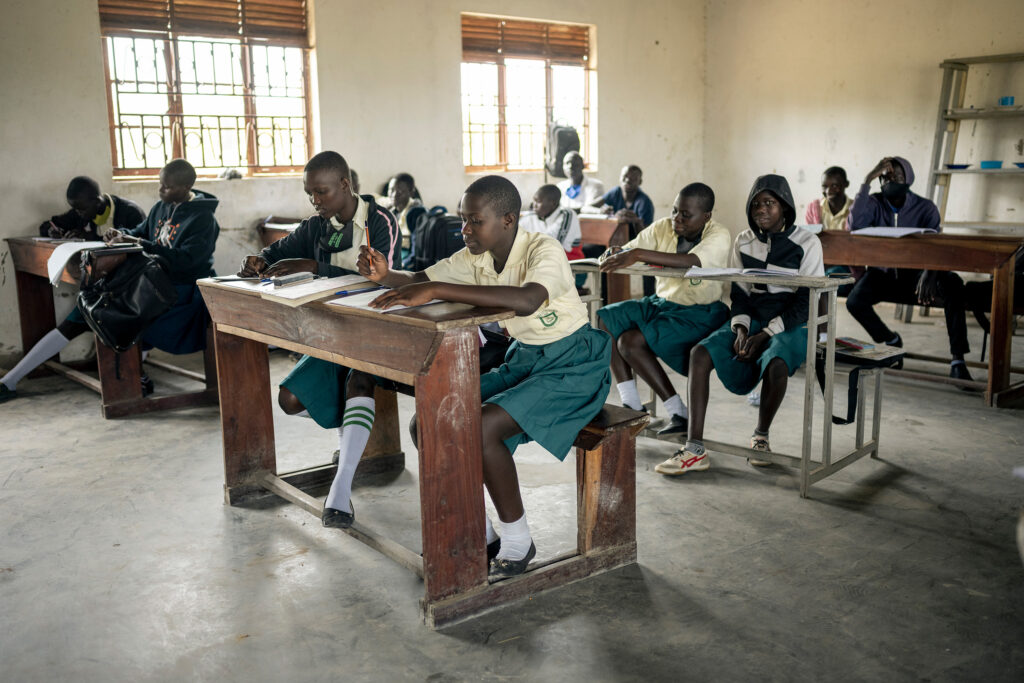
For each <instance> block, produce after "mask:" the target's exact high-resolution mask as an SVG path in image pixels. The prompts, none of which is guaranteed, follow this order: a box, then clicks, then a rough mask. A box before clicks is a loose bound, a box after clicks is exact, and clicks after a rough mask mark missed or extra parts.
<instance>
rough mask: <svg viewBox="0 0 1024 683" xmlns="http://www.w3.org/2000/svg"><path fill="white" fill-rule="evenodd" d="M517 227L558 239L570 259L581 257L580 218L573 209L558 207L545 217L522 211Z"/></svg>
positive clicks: (581, 235) (581, 234)
mask: <svg viewBox="0 0 1024 683" xmlns="http://www.w3.org/2000/svg"><path fill="white" fill-rule="evenodd" d="M519 229H520V230H523V231H524V232H542V233H544V234H546V235H550V236H551V237H554V238H555V239H556V240H558V241H559V242H560V243H561V245H562V249H565V255H566V257H568V259H569V260H570V261H575V260H577V259H581V258H583V251H582V250H581V249H580V241H581V239H582V237H583V233H582V232H581V231H580V218H579V216H577V215H576V212H575V211H571V210H569V209H566V208H563V207H561V206H560V207H558V208H557V209H555V210H554V211H552V212H551V213H550V214H549V215H548V217H547V218H541V217H540V216H538V215H537V214H536V212H533V211H524V212H523V215H522V216H520V217H519Z"/></svg>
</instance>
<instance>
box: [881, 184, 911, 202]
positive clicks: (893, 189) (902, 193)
mask: <svg viewBox="0 0 1024 683" xmlns="http://www.w3.org/2000/svg"><path fill="white" fill-rule="evenodd" d="M909 191H910V185H909V184H907V183H894V182H891V181H890V182H888V183H886V184H885V185H882V196H883V197H885V198H886V199H902V198H903V197H906V196H907V192H909Z"/></svg>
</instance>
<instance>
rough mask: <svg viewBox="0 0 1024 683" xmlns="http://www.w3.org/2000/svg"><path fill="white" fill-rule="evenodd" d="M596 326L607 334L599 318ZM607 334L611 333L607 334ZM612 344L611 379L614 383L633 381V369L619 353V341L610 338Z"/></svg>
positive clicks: (606, 329)
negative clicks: (612, 378)
mask: <svg viewBox="0 0 1024 683" xmlns="http://www.w3.org/2000/svg"><path fill="white" fill-rule="evenodd" d="M597 324H598V325H599V326H600V328H601V329H602V330H604V331H605V332H608V328H607V327H605V326H604V321H603V320H601V318H600V317H598V319H597ZM609 334H611V333H610V332H609ZM612 342H613V343H612V377H614V378H615V381H616V382H625V381H627V380H630V379H633V369H632V368H630V367H629V365H628V364H627V363H626V361H625V360H623V358H622V355H621V354H620V353H619V348H618V346H619V340H618V339H616V338H615V337H612Z"/></svg>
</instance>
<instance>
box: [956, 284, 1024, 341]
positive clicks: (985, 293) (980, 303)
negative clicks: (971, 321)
mask: <svg viewBox="0 0 1024 683" xmlns="http://www.w3.org/2000/svg"><path fill="white" fill-rule="evenodd" d="M964 293H965V296H966V298H967V308H968V310H970V311H971V312H972V313H974V318H975V320H977V321H978V324H979V325H981V328H982V329H983V330H985V331H986V332H988V328H989V322H988V318H986V317H985V314H986V313H988V312H990V311H991V310H992V281H991V280H987V281H984V282H968V283H967V284H966V285H964ZM1019 306H1024V273H1016V275H1015V276H1014V278H1013V300H1012V301H1011V302H1010V309H1011V310H1016V309H1017V307H1019Z"/></svg>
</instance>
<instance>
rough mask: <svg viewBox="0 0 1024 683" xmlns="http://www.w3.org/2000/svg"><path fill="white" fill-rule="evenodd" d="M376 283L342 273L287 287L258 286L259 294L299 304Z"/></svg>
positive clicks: (287, 302)
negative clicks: (341, 290)
mask: <svg viewBox="0 0 1024 683" xmlns="http://www.w3.org/2000/svg"><path fill="white" fill-rule="evenodd" d="M375 286H376V285H375V284H374V283H372V282H370V281H369V280H367V279H366V278H364V277H363V276H362V275H342V276H340V277H318V278H316V279H315V280H310V281H309V282H303V283H302V284H298V285H291V286H289V287H271V286H267V285H263V286H261V287H260V296H261V297H262V298H264V299H268V300H270V301H276V302H277V303H280V304H284V305H285V306H301V305H302V304H305V303H309V302H310V301H316V300H317V299H323V298H326V297H328V296H331V295H333V294H334V293H335V292H336V291H338V290H339V289H364V288H366V287H375Z"/></svg>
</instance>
